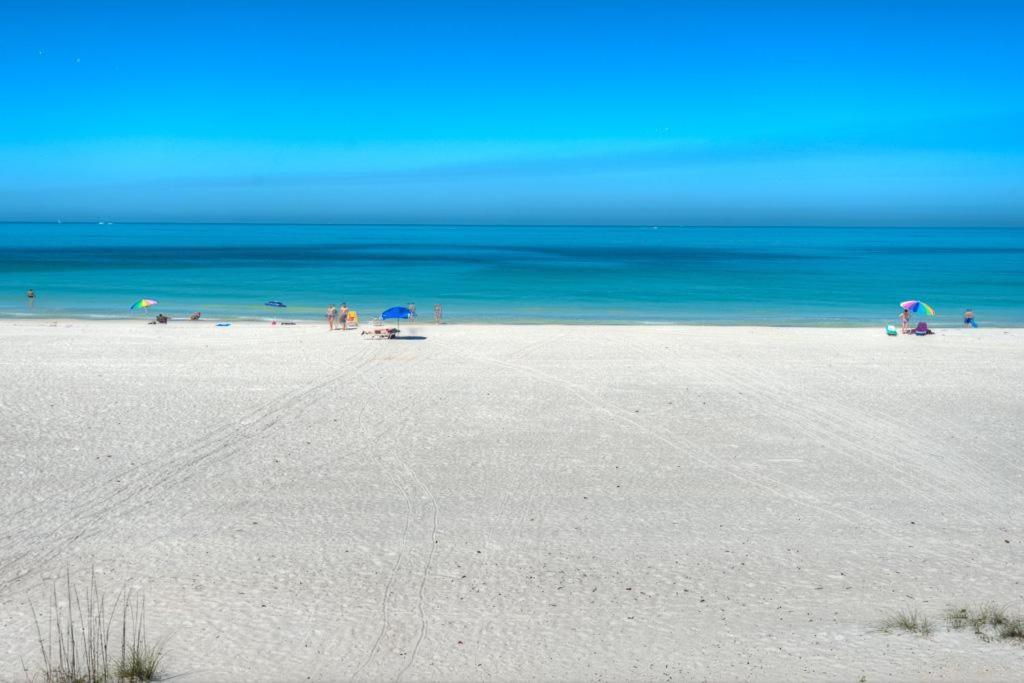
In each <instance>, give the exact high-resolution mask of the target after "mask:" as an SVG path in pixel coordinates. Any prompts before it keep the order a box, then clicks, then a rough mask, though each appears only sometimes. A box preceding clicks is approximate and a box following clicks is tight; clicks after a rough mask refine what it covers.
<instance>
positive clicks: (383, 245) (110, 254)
mask: <svg viewBox="0 0 1024 683" xmlns="http://www.w3.org/2000/svg"><path fill="white" fill-rule="evenodd" d="M29 288H32V289H34V290H35V291H36V293H37V299H36V303H35V305H34V306H33V307H31V308H30V307H29V306H28V305H27V302H26V297H25V291H26V290H27V289H29ZM142 297H148V298H153V299H157V300H159V302H160V304H159V307H158V308H157V309H155V310H159V311H161V312H163V313H165V314H167V315H170V316H174V317H176V316H182V315H187V314H188V313H191V312H192V311H195V310H200V311H202V312H203V314H204V317H206V318H217V319H245V318H251V319H259V318H271V317H275V316H276V317H279V318H282V319H296V320H302V319H319V318H322V317H323V313H324V310H325V309H326V307H327V305H328V304H331V303H333V304H335V305H337V304H340V303H341V302H343V301H344V302H346V303H348V305H349V306H350V307H351V308H353V309H355V310H357V311H359V312H360V314H361V315H362V317H363V318H370V317H373V316H374V315H377V314H379V312H380V311H382V310H383V309H385V308H387V307H389V306H393V305H405V304H407V303H409V302H415V303H416V304H417V308H418V311H419V314H420V316H421V318H422V317H427V318H430V317H432V308H433V305H434V303H437V302H440V303H442V304H443V306H444V314H445V318H446V320H450V321H452V322H513V323H516V322H518V323H544V322H562V323H574V322H579V323H584V322H606V323H688V324H748V325H750V324H752V325H829V326H834V325H840V326H843V325H850V326H861V325H877V324H885V323H888V322H893V321H894V320H895V317H896V313H897V304H898V302H899V301H901V300H904V299H911V298H916V299H922V300H924V301H926V302H928V303H929V304H931V305H932V306H933V307H934V308H935V309H936V312H937V315H936V317H935V318H934V320H932V321H931V322H933V323H934V324H936V325H938V326H951V325H958V324H959V323H960V320H961V314H962V312H963V310H964V309H965V308H969V307H970V308H973V309H974V310H975V312H976V314H977V318H978V320H979V322H980V323H981V325H983V326H1021V325H1024V230H1021V229H962V230H961V229H949V228H675V227H653V226H651V227H557V226H553V227H499V226H477V227H474V226H459V227H455V226H318V225H193V224H189V225H178V224H118V225H109V224H106V225H95V224H63V225H58V224H17V223H8V224H2V225H0V316H3V317H17V316H40V317H79V318H86V317H100V318H107V317H109V318H123V317H129V316H131V315H133V314H132V313H131V312H130V311H129V310H128V309H129V306H130V305H131V304H132V302H134V301H136V300H138V299H140V298H142ZM268 300H279V301H283V302H285V303H286V304H287V305H288V308H287V309H271V308H267V307H265V306H264V305H263V303H264V302H265V301H268ZM134 315H137V316H139V317H148V315H149V314H147V313H144V312H140V313H136V314H134Z"/></svg>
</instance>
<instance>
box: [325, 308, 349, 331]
mask: <svg viewBox="0 0 1024 683" xmlns="http://www.w3.org/2000/svg"><path fill="white" fill-rule="evenodd" d="M327 325H328V326H329V327H330V328H331V330H334V329H339V330H347V329H348V304H346V303H344V302H342V304H341V305H340V306H338V307H337V308H335V307H334V304H331V305H330V306H328V307H327Z"/></svg>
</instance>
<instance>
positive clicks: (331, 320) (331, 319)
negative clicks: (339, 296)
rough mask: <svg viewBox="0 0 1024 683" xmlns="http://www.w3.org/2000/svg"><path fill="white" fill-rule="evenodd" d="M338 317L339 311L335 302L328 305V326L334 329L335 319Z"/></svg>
mask: <svg viewBox="0 0 1024 683" xmlns="http://www.w3.org/2000/svg"><path fill="white" fill-rule="evenodd" d="M337 318H338V311H337V309H335V308H334V304H331V305H330V306H328V307H327V327H328V328H330V330H331V331H332V332H333V331H334V321H335V320H337Z"/></svg>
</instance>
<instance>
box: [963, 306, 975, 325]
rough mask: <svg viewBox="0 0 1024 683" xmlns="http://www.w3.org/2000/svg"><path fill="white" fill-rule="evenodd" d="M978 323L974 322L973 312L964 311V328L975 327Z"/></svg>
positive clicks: (969, 310)
mask: <svg viewBox="0 0 1024 683" xmlns="http://www.w3.org/2000/svg"><path fill="white" fill-rule="evenodd" d="M977 326H978V323H976V322H974V311H973V310H971V309H970V308H968V309H967V310H966V311H964V327H977Z"/></svg>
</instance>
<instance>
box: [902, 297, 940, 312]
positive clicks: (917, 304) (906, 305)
mask: <svg viewBox="0 0 1024 683" xmlns="http://www.w3.org/2000/svg"><path fill="white" fill-rule="evenodd" d="M900 308H902V309H905V310H908V311H910V312H911V313H917V312H918V311H919V310H921V309H924V312H925V313H927V314H928V315H935V309H934V308H932V307H931V306H929V305H928V304H926V303H925V302H923V301H918V300H917V299H911V300H909V301H904V302H903V303H901V304H900Z"/></svg>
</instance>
